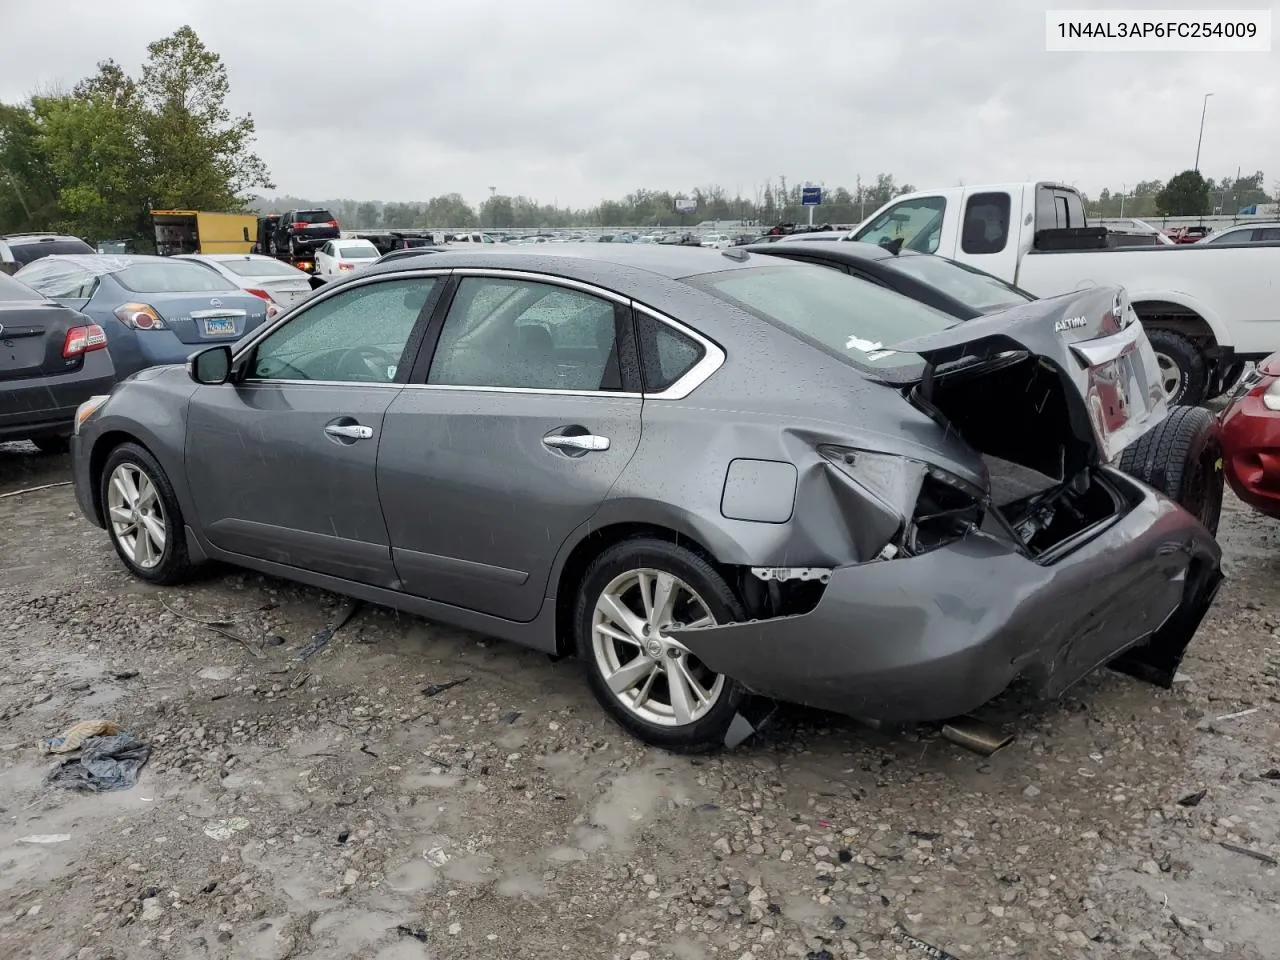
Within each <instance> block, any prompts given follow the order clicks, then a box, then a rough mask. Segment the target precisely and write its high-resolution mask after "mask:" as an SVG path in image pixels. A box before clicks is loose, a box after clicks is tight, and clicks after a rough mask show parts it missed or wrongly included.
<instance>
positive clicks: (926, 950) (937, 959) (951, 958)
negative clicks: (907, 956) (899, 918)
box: [896, 927, 960, 960]
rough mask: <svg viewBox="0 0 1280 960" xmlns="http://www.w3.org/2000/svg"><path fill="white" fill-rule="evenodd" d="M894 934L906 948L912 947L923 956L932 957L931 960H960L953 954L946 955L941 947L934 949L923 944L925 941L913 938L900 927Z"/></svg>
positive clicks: (932, 946)
mask: <svg viewBox="0 0 1280 960" xmlns="http://www.w3.org/2000/svg"><path fill="white" fill-rule="evenodd" d="M896 932H897V935H898V939H899V940H901V941H902V942H903V943H905V944H906V945H907V946H908V947H914V948H915V949H916V950H919V951H920V952H921V953H923V954H924V955H925V956H927V957H932V958H933V960H960V958H959V957H957V956H956V955H955V954H954V953H948V952H947V951H946V950H943V949H942V948H941V947H935V946H934V945H933V944H931V943H925V941H923V940H921V939H920V938H919V937H913V936H912V935H911V934H909V933H907V931H906V930H904V929H902V927H898V928H897V931H896Z"/></svg>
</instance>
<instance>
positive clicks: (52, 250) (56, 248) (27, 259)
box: [9, 239, 95, 266]
mask: <svg viewBox="0 0 1280 960" xmlns="http://www.w3.org/2000/svg"><path fill="white" fill-rule="evenodd" d="M9 249H10V251H12V253H13V259H14V260H15V261H17V262H18V263H20V264H22V265H23V266H25V265H26V264H28V263H34V262H35V261H36V260H39V259H40V258H41V257H48V256H52V255H53V254H63V253H94V252H95V251H94V249H93V247H91V246H89V245H88V244H87V243H85V242H84V241H83V240H73V239H67V240H31V241H26V242H24V241H19V240H10V241H9Z"/></svg>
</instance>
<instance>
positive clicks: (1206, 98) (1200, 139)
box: [1195, 93, 1213, 173]
mask: <svg viewBox="0 0 1280 960" xmlns="http://www.w3.org/2000/svg"><path fill="white" fill-rule="evenodd" d="M1212 96H1213V94H1212V93H1206V94H1205V95H1204V101H1203V102H1202V103H1201V105H1200V136H1199V137H1198V138H1197V139H1196V166H1195V171H1196V173H1199V172H1200V144H1201V143H1203V142H1204V114H1205V111H1206V110H1208V109H1209V98H1210V97H1212Z"/></svg>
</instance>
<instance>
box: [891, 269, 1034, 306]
mask: <svg viewBox="0 0 1280 960" xmlns="http://www.w3.org/2000/svg"><path fill="white" fill-rule="evenodd" d="M880 263H881V264H882V265H883V266H885V267H886V268H888V269H890V270H894V271H896V272H897V273H901V274H905V275H906V276H908V277H911V278H912V279H915V280H919V281H920V282H921V283H924V284H928V285H929V286H931V287H933V288H934V289H936V290H941V291H942V292H943V293H945V294H946V295H947V296H949V297H954V298H955V299H957V300H959V301H960V302H961V303H963V304H964V305H965V306H966V307H971V308H973V309H974V310H977V311H978V312H979V313H996V312H997V311H999V310H1007V309H1009V308H1010V307H1017V306H1021V305H1022V304H1024V303H1028V302H1029V301H1031V300H1033V299H1035V298H1034V297H1032V296H1031V295H1030V294H1026V293H1022V292H1021V291H1020V290H1018V289H1016V288H1015V287H1011V286H1009V284H1007V283H1005V282H1004V281H1003V280H1001V279H999V278H998V277H993V276H991V274H989V273H984V272H982V271H981V270H975V269H973V268H972V267H967V266H965V265H964V264H961V263H956V262H955V261H954V260H947V259H946V258H945V257H931V256H926V255H922V256H916V257H913V256H900V257H894V258H892V259H886V260H881V261H880Z"/></svg>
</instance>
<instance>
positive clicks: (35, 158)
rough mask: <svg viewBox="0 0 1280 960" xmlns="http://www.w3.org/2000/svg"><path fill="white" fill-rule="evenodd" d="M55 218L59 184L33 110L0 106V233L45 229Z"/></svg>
mask: <svg viewBox="0 0 1280 960" xmlns="http://www.w3.org/2000/svg"><path fill="white" fill-rule="evenodd" d="M58 216H59V214H58V184H57V180H56V178H55V177H54V174H53V171H52V170H51V169H50V168H49V158H48V154H47V153H46V152H45V151H44V149H43V144H42V142H41V138H40V124H39V121H38V120H37V118H36V115H35V111H33V110H32V109H31V107H30V105H24V106H11V105H9V104H6V103H0V233H11V232H17V231H22V230H38V229H42V228H48V227H50V226H52V225H53V224H54V223H55V222H56V221H57V219H58Z"/></svg>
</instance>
